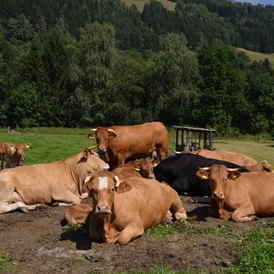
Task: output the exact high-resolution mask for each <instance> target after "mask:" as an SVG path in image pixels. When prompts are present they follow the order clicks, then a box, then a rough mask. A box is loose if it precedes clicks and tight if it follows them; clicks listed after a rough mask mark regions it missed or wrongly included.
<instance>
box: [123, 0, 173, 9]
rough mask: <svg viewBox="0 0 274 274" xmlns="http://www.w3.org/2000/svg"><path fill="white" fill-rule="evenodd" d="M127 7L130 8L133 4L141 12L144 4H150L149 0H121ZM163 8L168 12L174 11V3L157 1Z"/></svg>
mask: <svg viewBox="0 0 274 274" xmlns="http://www.w3.org/2000/svg"><path fill="white" fill-rule="evenodd" d="M122 2H124V3H125V4H126V5H127V6H128V7H131V6H132V5H133V4H134V5H136V7H137V9H138V10H139V11H142V10H143V8H144V5H145V4H146V3H150V2H151V0H122ZM158 2H161V3H162V4H163V6H164V7H165V8H166V9H168V10H175V6H176V3H173V2H170V1H168V0H158Z"/></svg>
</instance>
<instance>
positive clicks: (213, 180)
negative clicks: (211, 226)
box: [196, 165, 274, 222]
mask: <svg viewBox="0 0 274 274" xmlns="http://www.w3.org/2000/svg"><path fill="white" fill-rule="evenodd" d="M196 174H197V176H199V177H200V178H201V179H204V180H208V179H209V180H210V186H211V202H212V203H211V207H210V212H209V213H216V214H217V216H219V217H220V218H221V219H229V218H230V217H231V219H232V220H233V221H234V222H251V221H254V220H257V219H258V218H257V217H256V216H255V214H256V215H257V216H260V217H266V216H274V203H273V201H274V174H273V173H269V172H247V173H240V172H239V171H238V170H236V169H229V168H227V167H226V166H224V165H212V166H211V167H205V168H201V169H200V170H198V171H197V173H196Z"/></svg>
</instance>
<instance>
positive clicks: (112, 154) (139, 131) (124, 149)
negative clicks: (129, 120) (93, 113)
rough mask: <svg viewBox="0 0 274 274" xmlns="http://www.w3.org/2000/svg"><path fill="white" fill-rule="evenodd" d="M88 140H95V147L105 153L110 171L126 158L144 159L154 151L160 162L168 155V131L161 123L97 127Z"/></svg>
mask: <svg viewBox="0 0 274 274" xmlns="http://www.w3.org/2000/svg"><path fill="white" fill-rule="evenodd" d="M88 138H90V139H93V138H96V143H97V147H98V149H99V150H100V151H102V152H104V153H105V156H106V159H107V161H108V162H109V164H110V167H111V169H114V168H115V167H117V166H119V165H122V164H124V163H125V160H126V159H128V158H134V159H138V158H142V157H146V156H147V155H148V154H149V153H151V152H152V151H153V150H155V149H157V150H158V151H159V156H160V159H161V160H163V159H165V158H166V157H167V155H168V142H169V136H168V131H167V129H166V127H165V126H164V124H163V123H161V122H151V123H145V124H141V125H134V126H111V127H107V128H106V127H98V128H95V129H92V130H91V133H90V134H89V135H88Z"/></svg>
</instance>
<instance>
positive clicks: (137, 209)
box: [84, 171, 187, 245]
mask: <svg viewBox="0 0 274 274" xmlns="http://www.w3.org/2000/svg"><path fill="white" fill-rule="evenodd" d="M84 187H85V188H86V189H87V190H88V191H89V193H90V194H91V195H92V198H93V210H92V212H91V215H90V223H89V236H90V238H91V240H92V241H94V242H98V241H103V242H107V243H116V242H117V243H119V244H120V245H126V244H127V243H129V242H130V241H132V240H134V239H135V238H137V237H138V236H141V235H142V234H143V233H144V230H145V229H147V228H149V227H152V226H153V225H156V224H158V223H160V222H162V220H163V219H164V218H165V217H166V215H167V213H168V211H169V209H170V210H171V212H172V213H174V215H175V219H176V220H179V219H182V218H184V219H186V218H187V215H186V212H185V209H184V207H183V204H182V201H181V200H180V198H179V196H178V194H177V193H176V191H175V190H173V189H172V188H171V187H169V186H167V185H164V184H160V183H159V182H158V181H156V180H153V179H151V180H148V179H144V178H138V177H136V176H133V177H129V178H128V179H127V180H126V181H125V180H121V181H120V180H119V178H118V176H116V175H114V174H113V173H112V172H106V171H103V172H102V171H98V172H96V173H94V174H92V175H91V176H90V181H88V182H87V183H86V184H85V186H84Z"/></svg>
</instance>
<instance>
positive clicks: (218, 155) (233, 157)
mask: <svg viewBox="0 0 274 274" xmlns="http://www.w3.org/2000/svg"><path fill="white" fill-rule="evenodd" d="M196 154H198V155H201V156H204V157H206V158H213V159H218V160H223V161H227V162H230V163H234V164H236V165H239V166H245V165H247V166H250V165H255V164H258V163H257V161H256V160H254V159H252V158H250V157H248V156H246V155H244V154H242V153H236V152H231V151H219V150H216V151H212V150H209V149H204V148H203V149H199V150H197V153H196Z"/></svg>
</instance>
